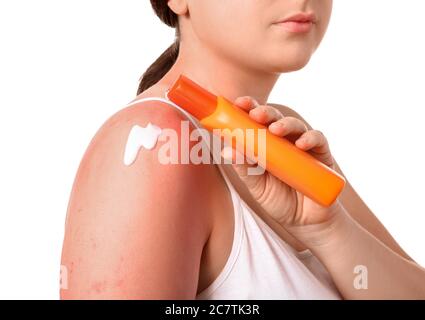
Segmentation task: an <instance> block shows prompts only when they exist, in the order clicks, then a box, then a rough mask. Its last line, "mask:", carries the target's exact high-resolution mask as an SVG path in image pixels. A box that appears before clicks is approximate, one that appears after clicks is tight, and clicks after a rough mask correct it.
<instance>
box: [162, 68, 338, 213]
mask: <svg viewBox="0 0 425 320" xmlns="http://www.w3.org/2000/svg"><path fill="white" fill-rule="evenodd" d="M167 97H168V99H169V100H171V101H172V102H174V103H175V104H177V105H178V106H180V107H181V108H183V109H184V110H186V111H187V112H189V113H190V114H191V115H192V116H194V117H195V118H197V119H198V120H199V122H200V123H201V124H202V126H203V127H204V128H205V129H208V130H209V131H211V132H213V129H221V130H220V132H221V137H222V138H225V137H226V135H227V138H230V139H231V140H228V141H232V146H233V147H234V148H235V149H237V150H238V151H240V152H242V153H243V154H245V155H247V154H254V155H255V156H258V152H260V150H259V149H258V145H257V144H255V145H254V146H253V147H252V146H251V147H250V148H251V149H252V148H254V150H250V151H252V153H248V149H247V148H248V147H249V145H248V143H247V140H243V141H244V143H243V145H242V146H241V145H240V144H239V143H238V144H236V143H235V140H234V139H233V138H234V136H233V138H232V136H229V132H231V131H233V130H235V129H242V130H243V131H244V130H246V129H251V132H252V131H253V132H254V141H255V142H256V141H259V139H258V134H259V133H258V132H259V131H258V129H265V157H264V159H265V166H264V165H262V166H263V167H264V169H266V170H267V171H269V172H270V173H271V174H273V175H274V176H276V177H277V178H278V179H280V180H281V181H283V182H284V183H286V184H288V185H289V186H291V187H292V188H294V189H295V190H297V191H298V192H301V193H302V194H304V195H305V196H307V197H309V198H310V199H312V200H313V201H315V202H317V203H319V204H321V205H322V206H325V207H328V206H330V205H331V204H332V203H333V202H334V201H335V200H336V198H337V197H338V195H339V194H340V193H341V191H342V189H343V188H344V186H345V179H344V177H343V176H341V175H340V174H339V173H337V172H335V171H334V170H332V169H331V168H329V167H328V166H326V165H325V164H323V163H322V162H320V161H319V160H317V159H316V158H314V157H313V156H312V155H310V154H309V153H307V152H306V151H303V150H301V149H299V148H298V147H296V146H295V145H294V144H293V143H291V142H290V141H288V140H286V139H285V138H282V137H278V136H276V135H274V134H272V133H271V132H270V131H268V129H267V127H266V126H264V125H262V124H259V123H257V122H255V121H254V120H253V119H251V118H250V117H249V115H248V114H247V113H246V112H245V111H243V110H241V109H240V108H238V107H236V106H234V105H233V104H232V103H231V102H230V101H229V100H227V99H226V98H224V97H221V96H215V95H213V94H212V93H210V92H208V91H207V90H205V89H204V88H202V87H201V86H199V85H198V84H196V83H195V82H193V81H192V80H190V79H189V78H187V77H185V76H184V75H180V77H179V78H178V79H177V81H176V82H175V83H174V84H173V86H172V87H171V88H170V90H169V91H168V93H167ZM223 129H229V130H223Z"/></svg>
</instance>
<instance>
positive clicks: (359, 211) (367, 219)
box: [271, 104, 412, 260]
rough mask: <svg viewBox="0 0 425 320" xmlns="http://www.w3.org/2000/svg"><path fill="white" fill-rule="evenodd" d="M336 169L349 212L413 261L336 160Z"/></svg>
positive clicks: (288, 111)
mask: <svg viewBox="0 0 425 320" xmlns="http://www.w3.org/2000/svg"><path fill="white" fill-rule="evenodd" d="M271 105H272V106H273V107H276V108H278V109H279V111H281V112H282V114H283V115H285V116H291V117H295V118H298V119H300V120H302V121H303V122H304V123H305V124H306V125H307V127H308V129H309V130H311V129H313V128H312V127H311V125H310V124H309V123H308V122H307V121H306V120H305V119H304V118H303V117H302V116H301V115H300V114H298V113H297V112H296V111H294V110H292V109H291V108H288V107H286V106H283V105H279V104H271ZM334 162H335V168H336V171H337V172H338V173H340V174H341V175H342V176H344V178H345V179H346V185H345V187H344V189H343V190H342V192H341V195H340V196H339V200H340V202H341V204H342V205H343V206H344V208H345V209H346V210H347V212H348V213H349V214H350V215H351V216H352V217H353V218H354V219H355V220H356V221H357V222H358V223H359V224H360V225H361V226H362V227H363V228H365V229H366V230H367V231H369V232H370V233H371V234H373V235H374V236H375V237H376V238H378V239H379V240H380V241H382V242H383V243H384V244H385V245H387V246H388V247H389V248H391V249H392V250H393V251H394V252H396V253H398V254H399V255H401V256H402V257H404V258H406V259H409V260H412V258H410V257H409V256H408V255H407V254H406V252H404V250H403V249H402V248H401V247H400V245H399V244H398V243H397V242H396V241H395V239H394V238H393V237H392V236H391V234H390V233H389V232H388V230H387V229H386V228H385V227H384V225H383V224H382V223H381V222H380V221H379V220H378V218H377V217H376V216H375V215H374V214H373V212H372V211H371V210H370V209H369V207H368V206H367V205H366V203H365V202H364V201H363V200H362V199H361V198H360V196H359V195H358V194H357V192H356V191H355V190H354V188H353V187H352V186H351V184H350V183H349V181H348V179H347V177H346V176H345V175H344V173H343V172H342V170H341V168H340V167H339V165H338V163H337V161H336V160H335V159H334Z"/></svg>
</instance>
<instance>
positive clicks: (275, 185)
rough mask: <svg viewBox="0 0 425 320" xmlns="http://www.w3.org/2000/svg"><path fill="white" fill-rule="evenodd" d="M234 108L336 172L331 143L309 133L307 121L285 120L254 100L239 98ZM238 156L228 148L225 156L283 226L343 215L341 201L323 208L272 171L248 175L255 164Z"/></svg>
mask: <svg viewBox="0 0 425 320" xmlns="http://www.w3.org/2000/svg"><path fill="white" fill-rule="evenodd" d="M234 104H235V105H236V106H237V107H239V108H241V109H242V110H244V111H246V112H247V113H249V116H250V117H251V118H252V119H253V120H255V121H256V122H258V123H260V124H263V125H266V126H267V127H268V130H269V131H270V132H271V133H272V134H274V135H277V136H279V137H282V138H285V139H287V140H289V141H291V142H292V143H294V144H295V146H296V147H298V148H299V149H301V150H304V151H306V152H308V153H310V154H311V155H312V156H313V157H315V158H316V159H317V160H319V161H321V162H322V163H324V164H325V165H327V166H329V167H330V168H332V169H334V170H335V163H334V159H333V157H332V154H331V152H330V149H329V145H328V141H327V139H326V137H325V136H324V135H323V134H322V132H320V131H318V130H308V127H307V125H306V124H305V123H304V122H303V121H301V120H299V119H297V118H294V117H285V116H283V115H282V113H281V112H280V111H279V110H278V109H276V108H274V107H272V106H267V105H259V104H258V103H257V102H256V101H255V100H254V99H253V98H251V97H239V98H237V99H236V100H235V102H234ZM236 152H237V151H235V150H233V149H232V148H230V147H229V148H225V149H223V151H222V156H223V157H224V158H226V159H232V160H233V161H232V166H233V167H234V169H235V171H236V172H237V173H238V175H239V177H240V178H241V180H242V181H243V182H244V183H245V185H246V186H247V188H248V190H249V191H250V193H251V195H252V196H253V198H254V199H255V200H256V201H257V202H258V203H259V204H260V205H261V207H262V208H263V209H264V210H265V211H266V212H267V213H268V214H269V215H270V216H271V217H273V219H274V220H276V221H277V222H279V223H280V224H281V225H282V226H284V227H285V226H286V227H291V226H304V225H311V224H319V223H323V222H327V221H329V220H330V219H331V218H332V217H333V216H334V215H335V214H336V213H337V212H339V209H340V204H339V202H338V200H337V201H335V202H334V204H332V205H331V206H330V207H328V208H326V207H323V206H321V205H319V204H317V203H316V202H314V201H313V200H311V199H309V198H308V197H306V196H304V195H303V194H301V193H299V192H297V191H296V190H295V189H293V188H292V187H290V186H289V185H287V184H286V183H284V182H282V181H280V180H279V179H278V178H276V177H275V176H274V175H272V174H271V173H269V172H268V171H265V172H264V174H262V175H248V174H247V169H248V168H249V167H250V166H254V165H255V164H252V162H251V164H250V163H248V162H247V160H246V159H245V158H244V163H243V164H239V163H236V159H237V158H236ZM282 157H285V155H282ZM283 161H284V160H283Z"/></svg>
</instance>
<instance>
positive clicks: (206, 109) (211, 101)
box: [167, 75, 217, 120]
mask: <svg viewBox="0 0 425 320" xmlns="http://www.w3.org/2000/svg"><path fill="white" fill-rule="evenodd" d="M167 97H168V99H169V100H171V101H172V102H174V103H175V104H177V105H178V106H179V107H181V108H183V109H184V110H186V111H187V112H189V113H190V114H191V115H193V116H194V117H196V118H197V119H198V120H202V119H203V118H205V117H207V116H209V115H210V114H211V113H213V112H214V111H215V109H216V107H217V96H215V95H214V94H212V93H211V92H209V91H207V90H205V89H204V88H202V87H201V86H200V85H198V84H197V83H195V82H194V81H192V80H190V79H189V78H188V77H186V76H184V75H180V76H179V78H178V79H177V81H176V82H175V83H174V84H173V85H172V87H171V88H170V89H169V90H168V91H167Z"/></svg>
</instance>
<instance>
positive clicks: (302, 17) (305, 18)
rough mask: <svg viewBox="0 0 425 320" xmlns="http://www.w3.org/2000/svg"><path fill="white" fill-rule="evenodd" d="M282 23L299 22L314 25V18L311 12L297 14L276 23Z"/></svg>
mask: <svg viewBox="0 0 425 320" xmlns="http://www.w3.org/2000/svg"><path fill="white" fill-rule="evenodd" d="M283 22H299V23H316V16H315V14H314V13H313V12H310V13H306V12H299V13H297V14H294V15H292V16H290V17H287V18H284V19H283V20H280V21H278V23H283Z"/></svg>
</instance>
